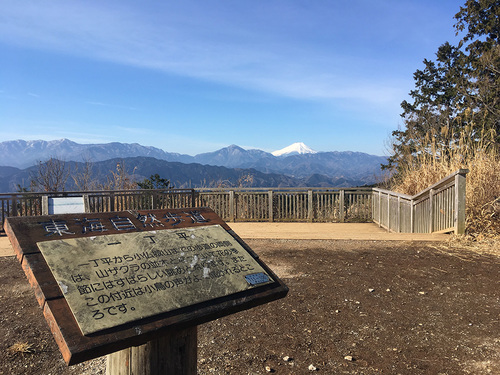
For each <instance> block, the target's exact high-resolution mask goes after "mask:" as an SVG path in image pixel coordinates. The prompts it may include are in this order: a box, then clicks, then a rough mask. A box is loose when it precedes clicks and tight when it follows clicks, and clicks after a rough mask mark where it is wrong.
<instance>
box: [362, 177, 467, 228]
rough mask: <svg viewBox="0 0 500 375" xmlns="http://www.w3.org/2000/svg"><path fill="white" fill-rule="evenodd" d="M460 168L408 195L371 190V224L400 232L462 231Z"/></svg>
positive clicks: (462, 209) (462, 181)
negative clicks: (374, 223)
mask: <svg viewBox="0 0 500 375" xmlns="http://www.w3.org/2000/svg"><path fill="white" fill-rule="evenodd" d="M468 172H469V171H468V170H467V169H460V170H458V171H456V172H455V173H453V174H451V175H449V176H447V177H445V178H443V179H442V180H441V181H439V182H437V183H435V184H434V185H432V186H430V187H428V188H427V189H425V190H423V191H421V192H420V193H418V194H417V195H414V196H409V195H405V194H398V193H395V192H392V191H388V190H383V189H377V188H374V189H373V200H372V202H373V209H372V212H373V221H374V222H376V223H378V224H379V226H381V227H383V228H386V229H387V230H389V231H394V232H400V233H449V232H454V233H457V234H463V233H464V232H465V176H466V174H467V173H468Z"/></svg>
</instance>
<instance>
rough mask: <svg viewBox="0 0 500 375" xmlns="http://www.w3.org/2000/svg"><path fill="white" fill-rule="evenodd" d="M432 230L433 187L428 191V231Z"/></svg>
mask: <svg viewBox="0 0 500 375" xmlns="http://www.w3.org/2000/svg"><path fill="white" fill-rule="evenodd" d="M433 231H434V189H431V191H430V192H429V233H432V232H433Z"/></svg>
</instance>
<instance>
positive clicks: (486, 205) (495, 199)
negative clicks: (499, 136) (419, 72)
mask: <svg viewBox="0 0 500 375" xmlns="http://www.w3.org/2000/svg"><path fill="white" fill-rule="evenodd" d="M449 132H450V130H449V128H446V127H445V128H443V129H442V131H441V137H438V136H436V134H434V133H428V134H427V136H426V137H424V139H422V140H421V142H420V145H419V146H418V147H417V150H418V151H417V153H416V154H413V155H411V156H409V157H408V159H407V160H404V161H403V163H402V165H401V167H402V168H401V172H400V173H399V174H398V176H397V178H396V179H395V180H394V183H393V186H391V189H392V190H394V191H397V192H400V193H405V194H409V195H414V194H416V193H418V192H419V191H422V190H424V189H425V188H427V187H428V186H430V185H432V184H434V183H436V182H437V181H439V180H441V179H442V178H444V177H446V176H447V175H450V174H452V173H453V172H455V171H457V170H458V169H461V168H463V169H468V170H469V173H468V174H467V187H466V189H467V193H466V202H467V203H466V206H467V207H466V210H467V222H466V232H467V234H468V235H469V236H470V237H471V238H473V239H476V240H481V239H484V238H495V237H499V236H500V155H499V149H498V144H495V142H494V139H495V134H494V133H493V132H491V131H490V132H484V131H476V129H474V128H473V126H472V125H467V126H465V127H464V128H463V130H462V132H461V133H460V134H459V135H458V136H457V137H455V136H450V135H449V134H448V133H449ZM443 138H445V139H458V140H457V141H454V142H449V143H446V144H443V143H439V142H438V141H436V140H437V139H443Z"/></svg>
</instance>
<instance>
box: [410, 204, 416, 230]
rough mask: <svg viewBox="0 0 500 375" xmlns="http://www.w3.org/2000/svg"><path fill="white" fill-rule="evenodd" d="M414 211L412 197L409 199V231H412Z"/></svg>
mask: <svg viewBox="0 0 500 375" xmlns="http://www.w3.org/2000/svg"><path fill="white" fill-rule="evenodd" d="M414 211H415V204H414V202H413V199H412V200H411V201H410V233H414V232H415V229H414V223H413V222H414V219H413V218H414V213H413V212H414Z"/></svg>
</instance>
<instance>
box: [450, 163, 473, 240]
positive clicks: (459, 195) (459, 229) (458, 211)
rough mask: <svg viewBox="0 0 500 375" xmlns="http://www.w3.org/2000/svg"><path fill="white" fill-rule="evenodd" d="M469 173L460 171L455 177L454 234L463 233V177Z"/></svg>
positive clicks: (464, 181)
mask: <svg viewBox="0 0 500 375" xmlns="http://www.w3.org/2000/svg"><path fill="white" fill-rule="evenodd" d="M467 172H469V171H468V170H467V169H461V170H460V171H459V172H458V173H457V174H456V175H455V217H454V218H453V220H454V224H455V234H464V233H465V193H466V180H465V175H466V174H467Z"/></svg>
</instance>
